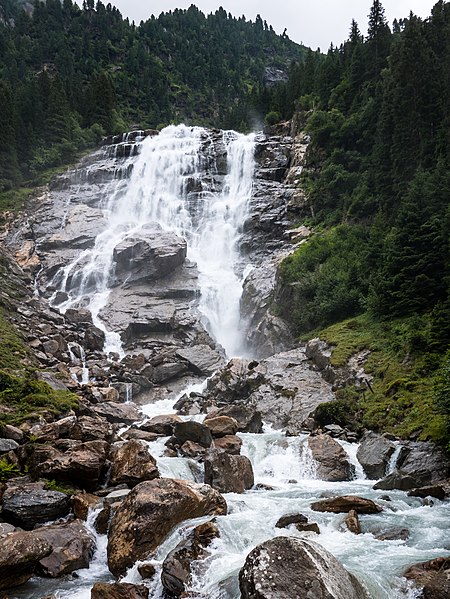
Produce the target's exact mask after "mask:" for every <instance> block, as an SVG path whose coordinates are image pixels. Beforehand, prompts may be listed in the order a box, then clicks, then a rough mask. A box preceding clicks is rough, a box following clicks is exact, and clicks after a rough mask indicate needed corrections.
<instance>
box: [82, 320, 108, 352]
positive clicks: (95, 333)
mask: <svg viewBox="0 0 450 599" xmlns="http://www.w3.org/2000/svg"><path fill="white" fill-rule="evenodd" d="M83 345H84V347H85V348H86V350H87V351H103V346H104V345H105V333H104V332H103V331H102V330H101V329H99V328H98V327H95V326H90V327H88V328H87V329H86V330H85V332H84V342H83Z"/></svg>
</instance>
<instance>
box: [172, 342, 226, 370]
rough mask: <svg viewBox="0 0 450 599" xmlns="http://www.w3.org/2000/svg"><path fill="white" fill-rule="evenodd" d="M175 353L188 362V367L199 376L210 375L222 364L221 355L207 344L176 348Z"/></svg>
mask: <svg viewBox="0 0 450 599" xmlns="http://www.w3.org/2000/svg"><path fill="white" fill-rule="evenodd" d="M176 355H177V356H178V357H180V358H182V359H183V360H186V362H188V364H189V368H190V369H191V370H192V371H193V372H194V373H195V374H198V375H199V376H211V375H212V374H213V373H214V372H215V371H216V370H217V369H218V368H220V367H221V366H223V365H224V359H223V357H222V356H221V355H220V354H219V353H218V352H217V351H216V350H214V349H211V348H210V347H209V345H193V346H192V347H186V348H183V349H179V350H177V353H176Z"/></svg>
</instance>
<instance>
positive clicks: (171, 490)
mask: <svg viewBox="0 0 450 599" xmlns="http://www.w3.org/2000/svg"><path fill="white" fill-rule="evenodd" d="M226 511H227V505H226V502H225V500H224V499H223V497H222V496H221V495H220V494H219V493H218V492H217V491H215V490H214V489H212V488H211V487H210V486H209V485H204V484H196V483H192V482H190V481H180V480H173V479H168V478H160V479H154V480H152V481H148V482H143V483H140V484H139V485H137V486H136V487H134V489H133V490H132V491H131V493H130V494H129V495H128V497H127V498H126V499H125V500H124V501H123V503H122V504H121V505H120V506H119V507H118V508H117V510H116V512H115V514H114V516H113V518H112V520H111V524H110V527H109V532H108V566H109V569H110V570H111V572H112V573H113V574H114V575H115V576H120V575H122V574H124V573H125V571H126V569H127V568H128V567H130V566H131V565H132V564H133V563H134V562H135V561H136V560H141V559H145V558H146V557H148V555H149V554H150V553H151V552H152V551H154V550H155V549H156V547H158V545H159V544H160V543H161V542H162V541H163V540H164V539H165V538H166V537H167V535H168V534H169V532H170V531H171V530H172V529H173V527H174V526H176V525H177V524H179V523H180V522H182V521H183V520H187V519H189V518H198V517H200V516H207V515H210V514H216V515H221V514H226Z"/></svg>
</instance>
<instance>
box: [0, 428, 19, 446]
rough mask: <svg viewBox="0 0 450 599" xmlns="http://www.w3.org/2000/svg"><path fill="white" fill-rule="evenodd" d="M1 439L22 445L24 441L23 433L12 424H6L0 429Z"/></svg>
mask: <svg viewBox="0 0 450 599" xmlns="http://www.w3.org/2000/svg"><path fill="white" fill-rule="evenodd" d="M0 437H2V438H4V439H12V440H13V441H17V443H22V442H23V440H24V434H23V431H22V430H21V429H20V428H17V426H13V425H12V424H4V425H3V426H1V427H0Z"/></svg>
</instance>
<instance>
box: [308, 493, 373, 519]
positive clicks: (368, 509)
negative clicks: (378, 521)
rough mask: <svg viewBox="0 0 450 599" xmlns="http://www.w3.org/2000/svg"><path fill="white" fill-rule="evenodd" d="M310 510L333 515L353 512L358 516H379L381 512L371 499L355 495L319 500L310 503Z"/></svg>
mask: <svg viewBox="0 0 450 599" xmlns="http://www.w3.org/2000/svg"><path fill="white" fill-rule="evenodd" d="M311 509H312V510H314V511H315V512H332V513H333V514H340V513H344V512H349V511H350V510H355V512H356V513H358V514H379V513H380V512H382V511H383V510H382V508H381V507H380V506H379V505H377V504H376V503H375V502H373V501H372V500H371V499H365V498H364V497H357V496H355V495H342V496H341V497H331V498H330V499H321V500H320V501H315V502H314V503H312V504H311Z"/></svg>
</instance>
